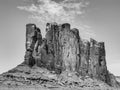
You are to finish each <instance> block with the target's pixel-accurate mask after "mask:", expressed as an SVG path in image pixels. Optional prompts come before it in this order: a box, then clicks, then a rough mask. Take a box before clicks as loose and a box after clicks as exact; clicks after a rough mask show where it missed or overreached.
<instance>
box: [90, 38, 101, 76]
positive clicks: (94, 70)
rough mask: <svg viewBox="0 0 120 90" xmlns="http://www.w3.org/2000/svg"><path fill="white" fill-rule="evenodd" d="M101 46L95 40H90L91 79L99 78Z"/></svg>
mask: <svg viewBox="0 0 120 90" xmlns="http://www.w3.org/2000/svg"><path fill="white" fill-rule="evenodd" d="M99 55H100V54H99V44H98V42H97V41H95V40H94V39H91V40H90V60H89V74H90V76H91V77H94V78H98V77H99Z"/></svg>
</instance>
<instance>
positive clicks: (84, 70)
mask: <svg viewBox="0 0 120 90" xmlns="http://www.w3.org/2000/svg"><path fill="white" fill-rule="evenodd" d="M89 56H90V43H89V41H85V40H83V41H82V43H81V64H80V73H81V75H83V76H86V75H88V69H89Z"/></svg>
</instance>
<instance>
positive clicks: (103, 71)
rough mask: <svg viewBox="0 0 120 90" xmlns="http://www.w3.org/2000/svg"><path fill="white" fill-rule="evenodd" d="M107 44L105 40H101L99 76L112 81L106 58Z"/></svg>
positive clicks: (107, 81) (106, 80) (103, 79)
mask: <svg viewBox="0 0 120 90" xmlns="http://www.w3.org/2000/svg"><path fill="white" fill-rule="evenodd" d="M105 57H106V55H105V45H104V42H99V72H100V73H99V78H100V80H102V81H104V82H106V83H108V84H109V83H110V77H109V74H108V70H107V65H106V59H105Z"/></svg>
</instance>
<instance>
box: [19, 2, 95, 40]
mask: <svg viewBox="0 0 120 90" xmlns="http://www.w3.org/2000/svg"><path fill="white" fill-rule="evenodd" d="M25 1H26V2H27V5H25V6H19V7H18V8H19V9H20V10H25V11H28V12H30V13H31V15H30V18H32V19H35V20H37V21H38V22H40V23H42V24H46V23H47V22H57V23H66V22H68V23H71V24H72V25H73V24H75V23H76V17H78V16H81V15H83V13H84V8H85V7H87V6H88V2H85V0H25ZM73 26H74V25H73ZM76 28H78V29H79V31H80V35H81V37H83V38H85V39H89V38H90V37H94V36H95V34H94V33H93V32H92V30H90V27H89V26H87V25H84V24H79V25H78V26H77V27H76Z"/></svg>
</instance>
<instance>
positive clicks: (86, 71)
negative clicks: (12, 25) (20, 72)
mask: <svg viewBox="0 0 120 90" xmlns="http://www.w3.org/2000/svg"><path fill="white" fill-rule="evenodd" d="M105 56H106V55H105V45H104V42H97V41H96V40H94V39H90V41H87V40H82V39H81V38H80V36H79V30H78V29H76V28H74V29H71V28H70V24H68V23H65V24H62V25H58V24H57V23H47V24H46V36H45V38H42V35H41V31H40V29H39V28H38V27H36V25H35V24H27V25H26V54H25V61H24V63H25V64H27V65H29V66H30V67H32V66H34V65H37V66H39V67H45V68H47V69H48V70H51V71H54V72H55V73H56V74H61V73H63V72H67V73H74V74H76V73H77V75H81V76H90V77H91V78H97V79H98V80H101V81H104V82H105V83H107V84H109V85H112V83H111V79H110V76H109V72H108V70H107V66H106V59H105Z"/></svg>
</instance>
